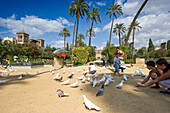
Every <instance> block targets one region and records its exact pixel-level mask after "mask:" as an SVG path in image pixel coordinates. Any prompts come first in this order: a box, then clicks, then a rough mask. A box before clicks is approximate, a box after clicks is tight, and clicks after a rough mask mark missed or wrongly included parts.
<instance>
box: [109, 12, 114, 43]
mask: <svg viewBox="0 0 170 113" xmlns="http://www.w3.org/2000/svg"><path fill="white" fill-rule="evenodd" d="M113 22H114V15H113V19H112V24H111V29H110V38H109V46H111V37H112V28H113Z"/></svg>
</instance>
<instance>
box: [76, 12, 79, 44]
mask: <svg viewBox="0 0 170 113" xmlns="http://www.w3.org/2000/svg"><path fill="white" fill-rule="evenodd" d="M76 16H77V28H76V40H75V47H77V34H78V26H79V12H77V14H76Z"/></svg>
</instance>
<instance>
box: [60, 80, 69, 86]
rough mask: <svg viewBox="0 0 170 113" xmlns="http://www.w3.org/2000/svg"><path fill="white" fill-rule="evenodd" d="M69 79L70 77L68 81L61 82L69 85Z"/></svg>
mask: <svg viewBox="0 0 170 113" xmlns="http://www.w3.org/2000/svg"><path fill="white" fill-rule="evenodd" d="M69 81H70V79H68V80H66V81H64V82H61V84H63V85H67V84H69Z"/></svg>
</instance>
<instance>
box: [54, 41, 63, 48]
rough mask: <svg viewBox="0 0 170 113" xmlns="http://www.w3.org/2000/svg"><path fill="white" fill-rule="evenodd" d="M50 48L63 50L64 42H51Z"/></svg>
mask: <svg viewBox="0 0 170 113" xmlns="http://www.w3.org/2000/svg"><path fill="white" fill-rule="evenodd" d="M51 46H52V47H55V48H63V47H64V41H63V40H59V41H55V42H52V43H51Z"/></svg>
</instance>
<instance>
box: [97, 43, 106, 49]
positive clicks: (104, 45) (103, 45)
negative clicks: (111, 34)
mask: <svg viewBox="0 0 170 113" xmlns="http://www.w3.org/2000/svg"><path fill="white" fill-rule="evenodd" d="M106 43H107V42H102V44H101V45H100V46H96V50H103V48H104V47H106Z"/></svg>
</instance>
